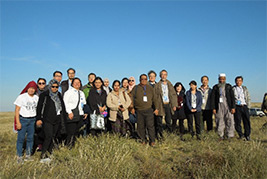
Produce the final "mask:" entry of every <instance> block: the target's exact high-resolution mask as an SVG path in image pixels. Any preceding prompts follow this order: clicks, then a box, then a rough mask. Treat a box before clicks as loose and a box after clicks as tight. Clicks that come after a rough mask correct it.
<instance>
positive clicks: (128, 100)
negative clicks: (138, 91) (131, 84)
mask: <svg viewBox="0 0 267 179" xmlns="http://www.w3.org/2000/svg"><path fill="white" fill-rule="evenodd" d="M125 97H126V101H125V104H124V105H123V107H124V108H125V109H126V108H128V107H130V105H131V104H132V100H131V98H130V96H129V95H128V94H127V93H126V94H125Z"/></svg>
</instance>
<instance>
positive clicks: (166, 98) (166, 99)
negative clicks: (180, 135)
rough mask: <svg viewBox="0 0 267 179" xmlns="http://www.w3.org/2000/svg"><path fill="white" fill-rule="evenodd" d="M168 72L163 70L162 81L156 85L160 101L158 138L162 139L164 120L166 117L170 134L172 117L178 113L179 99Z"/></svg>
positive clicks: (161, 73)
mask: <svg viewBox="0 0 267 179" xmlns="http://www.w3.org/2000/svg"><path fill="white" fill-rule="evenodd" d="M167 77H168V72H167V71H166V70H162V71H161V72H160V78H161V79H160V81H159V82H158V83H157V84H156V85H155V87H154V88H155V93H156V95H157V98H158V99H159V114H158V119H157V128H158V129H157V137H158V138H162V137H163V135H162V132H163V127H162V118H163V116H165V122H166V125H167V130H168V132H171V131H172V128H171V121H172V119H171V116H172V115H174V112H175V111H176V106H177V105H178V104H177V97H176V92H175V90H174V87H173V85H172V83H171V82H170V81H169V80H167Z"/></svg>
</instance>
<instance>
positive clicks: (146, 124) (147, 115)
mask: <svg viewBox="0 0 267 179" xmlns="http://www.w3.org/2000/svg"><path fill="white" fill-rule="evenodd" d="M137 116H138V118H137V133H138V135H139V137H140V138H141V140H142V141H146V129H147V131H148V136H149V140H150V142H155V126H154V114H153V109H152V108H150V109H146V110H137Z"/></svg>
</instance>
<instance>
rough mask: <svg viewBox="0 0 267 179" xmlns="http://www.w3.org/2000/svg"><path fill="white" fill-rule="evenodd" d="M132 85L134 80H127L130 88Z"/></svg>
mask: <svg viewBox="0 0 267 179" xmlns="http://www.w3.org/2000/svg"><path fill="white" fill-rule="evenodd" d="M133 84H134V78H130V79H129V85H130V86H132V85H133Z"/></svg>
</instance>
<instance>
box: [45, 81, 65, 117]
mask: <svg viewBox="0 0 267 179" xmlns="http://www.w3.org/2000/svg"><path fill="white" fill-rule="evenodd" d="M53 84H57V85H58V86H59V82H58V81H57V80H55V79H52V80H51V81H49V84H48V89H49V96H50V97H51V99H52V100H53V101H54V103H55V106H56V112H57V113H58V112H60V111H61V110H62V106H61V101H60V99H59V97H58V91H57V92H55V93H54V92H52V90H51V87H52V85H53Z"/></svg>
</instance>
